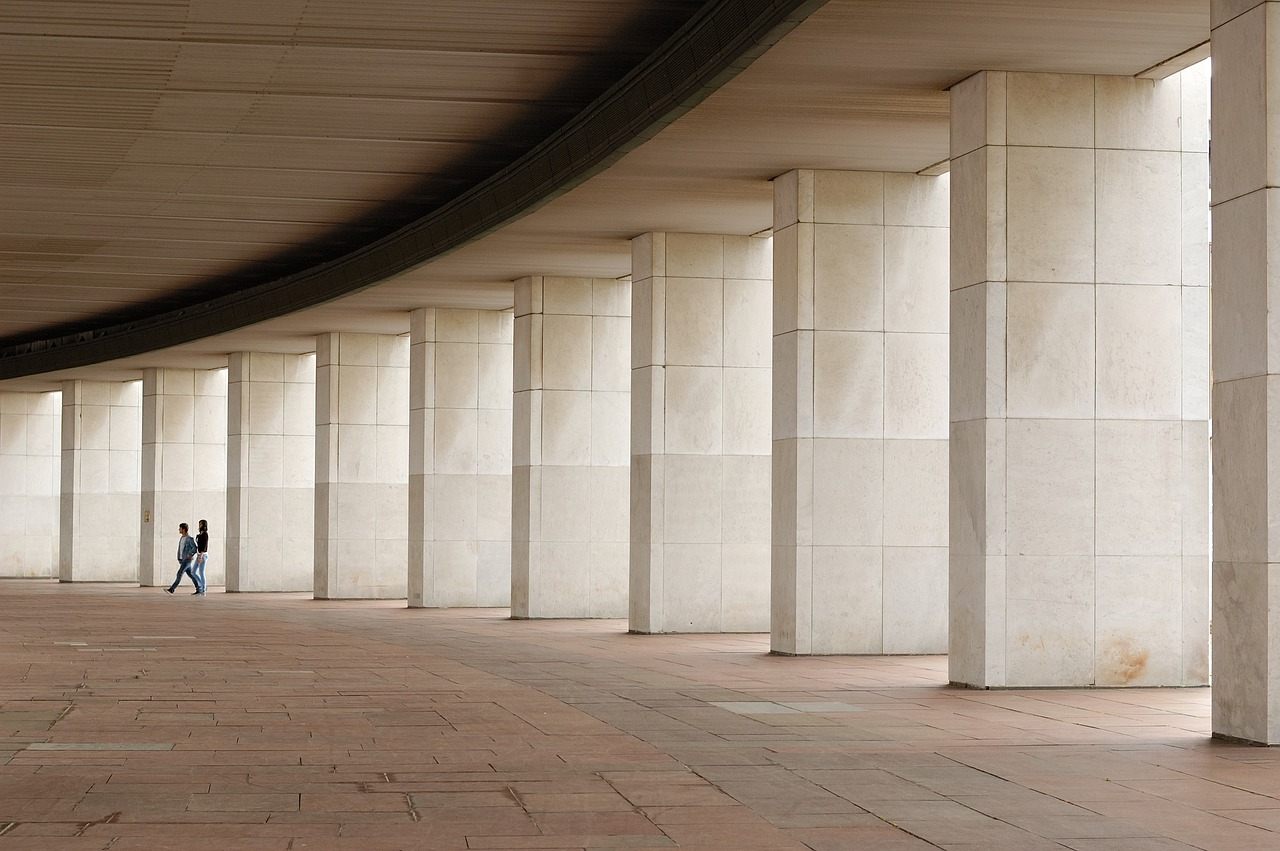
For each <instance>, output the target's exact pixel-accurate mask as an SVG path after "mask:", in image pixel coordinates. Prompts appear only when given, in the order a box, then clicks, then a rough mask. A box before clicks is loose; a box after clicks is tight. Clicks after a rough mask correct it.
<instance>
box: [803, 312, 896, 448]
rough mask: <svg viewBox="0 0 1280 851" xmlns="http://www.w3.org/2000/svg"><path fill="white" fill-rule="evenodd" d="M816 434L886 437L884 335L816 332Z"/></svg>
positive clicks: (814, 405)
mask: <svg viewBox="0 0 1280 851" xmlns="http://www.w3.org/2000/svg"><path fill="white" fill-rule="evenodd" d="M813 337H814V340H813V376H814V379H813V380H814V387H813V430H814V434H815V435H817V436H820V437H878V436H880V435H882V434H883V433H884V369H885V366H884V335H883V334H876V333H857V332H836V331H817V332H814V335H813Z"/></svg>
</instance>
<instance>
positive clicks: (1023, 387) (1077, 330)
mask: <svg viewBox="0 0 1280 851" xmlns="http://www.w3.org/2000/svg"><path fill="white" fill-rule="evenodd" d="M1094 289H1095V288H1094V287H1093V286H1090V285H1067V284H1036V283H1017V284H1009V285H1008V326H1007V332H1006V333H1007V339H1008V343H1007V345H1008V349H1007V356H1006V357H1007V367H1006V368H1007V381H1008V391H1007V393H1008V408H1007V410H1008V415H1009V416H1010V417H1077V418H1079V417H1092V416H1093V414H1094V394H1095V366H1094V342H1095V314H1096V312H1097V311H1096V306H1095V301H1094ZM1170 292H1176V291H1175V290H1170Z"/></svg>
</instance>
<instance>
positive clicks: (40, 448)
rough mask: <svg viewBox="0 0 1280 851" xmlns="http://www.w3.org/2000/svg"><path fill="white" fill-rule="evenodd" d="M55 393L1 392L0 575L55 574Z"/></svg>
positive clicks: (58, 403)
mask: <svg viewBox="0 0 1280 851" xmlns="http://www.w3.org/2000/svg"><path fill="white" fill-rule="evenodd" d="M61 419H62V398H61V394H59V393H56V392H54V393H12V392H0V576H3V577H22V578H37V577H51V576H57V575H58V482H59V467H60V460H61V459H60V457H59V455H60V452H59V435H60V434H61V430H62V426H61Z"/></svg>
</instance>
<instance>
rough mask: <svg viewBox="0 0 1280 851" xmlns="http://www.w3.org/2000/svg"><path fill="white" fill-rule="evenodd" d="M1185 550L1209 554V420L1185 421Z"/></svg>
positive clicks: (1183, 438) (1183, 468) (1186, 553)
mask: <svg viewBox="0 0 1280 851" xmlns="http://www.w3.org/2000/svg"><path fill="white" fill-rule="evenodd" d="M1181 425H1182V458H1181V460H1182V491H1181V494H1180V497H1181V498H1180V499H1179V503H1180V504H1181V507H1182V523H1181V527H1182V554H1183V555H1184V556H1207V555H1209V552H1210V537H1209V533H1210V528H1211V526H1212V522H1213V518H1212V512H1211V508H1210V503H1209V494H1210V489H1211V488H1210V480H1211V478H1210V464H1211V459H1210V443H1209V424H1208V423H1207V422H1204V421H1198V422H1183V423H1182V424H1181Z"/></svg>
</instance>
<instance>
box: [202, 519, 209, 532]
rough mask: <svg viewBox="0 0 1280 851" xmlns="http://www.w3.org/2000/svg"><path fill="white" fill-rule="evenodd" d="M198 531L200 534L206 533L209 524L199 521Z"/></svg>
mask: <svg viewBox="0 0 1280 851" xmlns="http://www.w3.org/2000/svg"><path fill="white" fill-rule="evenodd" d="M200 531H201V532H208V531H209V523H208V522H207V521H205V520H201V521H200Z"/></svg>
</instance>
